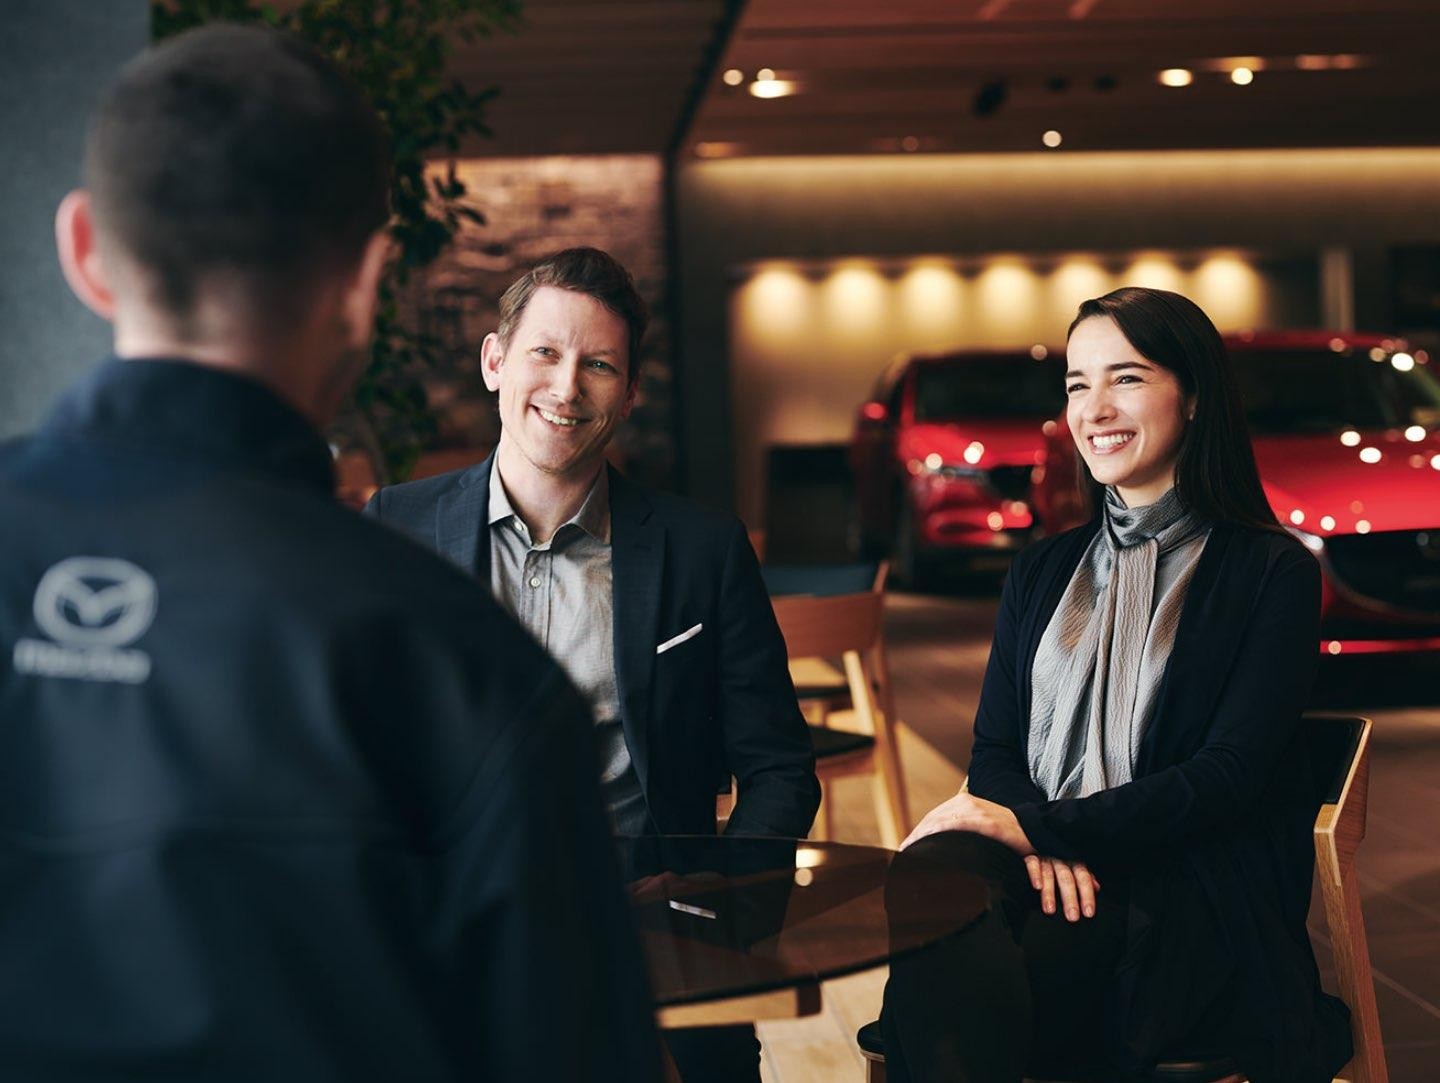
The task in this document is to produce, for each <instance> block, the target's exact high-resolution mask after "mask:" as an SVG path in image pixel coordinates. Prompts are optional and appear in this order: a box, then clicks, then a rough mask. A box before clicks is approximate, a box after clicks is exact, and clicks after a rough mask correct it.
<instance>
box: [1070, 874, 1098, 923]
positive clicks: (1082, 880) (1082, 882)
mask: <svg viewBox="0 0 1440 1083" xmlns="http://www.w3.org/2000/svg"><path fill="white" fill-rule="evenodd" d="M1073 871H1074V873H1075V890H1076V893H1077V894H1078V895H1079V896H1080V912H1081V913H1082V914H1084V915H1085V916H1086V917H1087V918H1093V917H1094V916H1095V891H1096V889H1098V888H1099V887H1100V885H1099V884H1098V883H1096V882H1095V877H1093V876H1091V875H1090V870H1089V869H1087V868H1086V867H1085V866H1084V865H1075V866H1074V867H1073Z"/></svg>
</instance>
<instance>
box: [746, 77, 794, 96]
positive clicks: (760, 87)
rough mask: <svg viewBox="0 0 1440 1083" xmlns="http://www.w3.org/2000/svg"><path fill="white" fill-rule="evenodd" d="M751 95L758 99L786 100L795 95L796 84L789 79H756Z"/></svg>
mask: <svg viewBox="0 0 1440 1083" xmlns="http://www.w3.org/2000/svg"><path fill="white" fill-rule="evenodd" d="M750 93H751V94H753V95H754V96H755V97H757V98H784V97H786V96H788V95H790V94H794V93H795V84H794V83H792V82H791V81H790V80H789V79H756V80H755V81H754V82H753V83H751V84H750Z"/></svg>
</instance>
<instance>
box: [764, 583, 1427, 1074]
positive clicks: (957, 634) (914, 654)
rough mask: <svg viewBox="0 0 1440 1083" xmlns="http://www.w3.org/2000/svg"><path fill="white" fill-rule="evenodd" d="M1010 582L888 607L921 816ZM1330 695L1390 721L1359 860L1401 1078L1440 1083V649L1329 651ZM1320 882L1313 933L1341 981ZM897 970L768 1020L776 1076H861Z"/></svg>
mask: <svg viewBox="0 0 1440 1083" xmlns="http://www.w3.org/2000/svg"><path fill="white" fill-rule="evenodd" d="M997 585H998V582H997V580H995V579H993V578H980V579H975V580H972V581H964V582H957V583H955V584H953V585H952V589H951V590H950V591H949V592H948V593H947V594H945V595H944V596H933V597H932V596H919V595H905V594H894V595H892V596H891V599H890V603H889V606H888V610H887V614H888V615H887V621H886V628H887V640H888V643H889V646H890V667H891V671H892V676H893V679H894V681H895V691H896V701H897V703H896V710H897V713H898V714H899V715H900V717H901V718H902V719H903V720H904V722H905V723H906V724H907V726H908V728H909V730H911V731H912V732H909V733H902V757H903V759H904V763H905V769H906V775H907V779H908V780H909V782H910V785H911V804H912V806H913V808H914V811H915V813H916V814H917V815H918V814H920V813H922V812H923V811H924V810H925V809H927V808H929V807H930V806H931V805H933V804H935V803H937V802H938V801H940V800H943V799H944V798H946V797H948V796H950V794H952V793H954V792H955V789H956V788H957V787H958V785H959V783H960V779H961V778H962V774H961V771H960V769H959V768H958V767H957V766H956V765H957V764H960V765H963V764H965V763H966V762H968V760H969V757H970V732H969V731H970V724H971V721H972V720H973V718H974V714H975V706H976V703H977V702H978V700H979V694H980V679H981V676H982V674H983V672H984V668H985V660H986V657H987V655H988V653H989V637H990V632H991V629H992V628H993V626H994V620H995V610H996V593H997ZM1316 705H1317V706H1320V707H1327V708H1337V709H1338V708H1342V707H1343V708H1345V709H1347V710H1350V709H1353V710H1355V711H1356V712H1357V713H1361V714H1365V715H1368V716H1369V717H1371V718H1373V719H1374V720H1375V723H1376V727H1375V735H1374V738H1373V742H1372V755H1373V761H1372V774H1371V790H1370V823H1369V836H1368V838H1367V839H1366V841H1365V844H1364V845H1363V846H1362V847H1361V850H1360V856H1359V858H1358V865H1359V869H1360V882H1361V887H1362V891H1363V896H1364V908H1365V920H1366V925H1367V927H1368V929H1369V934H1370V950H1371V954H1372V957H1373V961H1374V966H1375V979H1376V986H1377V997H1378V1000H1379V1003H1380V1020H1381V1024H1382V1027H1383V1029H1384V1033H1385V1047H1386V1053H1387V1057H1388V1060H1389V1064H1390V1078H1391V1080H1392V1081H1393V1083H1440V659H1418V660H1417V659H1406V660H1400V661H1395V660H1380V661H1375V660H1366V659H1345V658H1341V659H1334V660H1331V659H1326V664H1325V669H1324V670H1323V671H1322V675H1321V688H1320V689H1319V690H1318V691H1317V699H1316ZM865 785H866V784H865V783H864V782H863V781H862V780H854V779H845V780H841V781H840V782H839V783H837V789H836V790H834V791H832V795H833V798H832V799H834V800H835V801H836V814H837V819H838V824H837V831H836V838H837V839H838V840H840V841H851V842H869V843H875V842H877V841H878V837H879V836H878V830H877V828H876V825H875V822H874V818H873V814H872V813H871V810H870V803H869V797H868V794H867V792H866V789H865ZM1324 928H1325V925H1324V918H1323V916H1322V914H1321V912H1320V910H1319V891H1318V890H1317V891H1316V892H1315V907H1314V908H1312V911H1311V934H1312V936H1313V937H1314V940H1315V943H1316V955H1317V957H1318V958H1319V960H1320V966H1321V970H1322V974H1323V976H1324V977H1325V980H1326V982H1327V986H1328V987H1330V988H1332V989H1333V982H1332V981H1331V975H1330V973H1329V963H1330V957H1329V950H1328V946H1327V944H1326V942H1325V940H1324V935H1323V934H1324ZM884 984H885V973H884V971H883V970H882V971H872V972H869V973H866V974H859V975H855V976H853V977H850V978H846V979H844V980H842V981H838V982H831V983H829V984H827V985H826V987H825V1006H824V1010H823V1011H822V1013H821V1014H820V1015H818V1016H814V1017H812V1018H809V1019H799V1020H788V1021H783V1022H775V1023H766V1024H763V1025H762V1026H761V1027H760V1037H761V1042H762V1045H763V1047H764V1051H765V1052H764V1059H763V1064H762V1075H763V1077H764V1079H765V1081H766V1083H822V1081H823V1083H846V1081H853V1083H860V1081H861V1080H863V1078H864V1070H863V1065H862V1062H861V1060H860V1055H859V1053H858V1051H857V1050H856V1047H855V1041H854V1035H855V1031H856V1030H857V1029H858V1028H859V1027H860V1026H861V1025H863V1024H864V1023H867V1022H869V1021H870V1020H871V1019H874V1018H875V1016H876V1013H877V1012H878V1010H879V1006H880V994H881V990H882V989H883V988H884Z"/></svg>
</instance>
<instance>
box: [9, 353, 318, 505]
mask: <svg viewBox="0 0 1440 1083" xmlns="http://www.w3.org/2000/svg"><path fill="white" fill-rule="evenodd" d="M37 436H39V437H40V438H41V439H44V438H47V437H49V438H54V439H75V438H79V439H82V440H86V441H93V442H95V443H99V444H103V445H107V446H109V447H113V448H116V449H119V450H134V451H139V452H145V453H157V454H161V455H165V456H167V457H173V456H177V455H178V456H182V457H183V458H184V459H185V460H187V461H189V462H193V463H205V464H209V465H211V466H217V467H220V468H222V469H231V470H241V471H247V472H253V473H257V474H263V475H267V476H269V477H271V478H273V479H275V480H279V481H284V482H292V483H296V484H299V485H303V486H305V487H308V488H313V489H316V490H317V491H320V492H323V493H324V494H326V495H331V494H333V493H334V489H335V474H334V467H333V465H332V462H331V456H330V448H329V446H328V445H327V444H326V443H325V439H324V437H322V436H321V435H320V433H319V432H318V431H317V430H316V429H315V427H314V426H313V425H312V424H311V423H310V421H309V420H308V419H306V418H305V417H304V416H303V415H302V414H300V412H299V411H297V410H296V409H295V408H294V407H292V406H291V405H290V404H289V403H287V402H285V400H283V399H282V398H281V397H280V396H279V395H277V394H276V393H275V392H274V391H272V390H270V388H268V387H266V386H265V385H264V384H262V383H260V382H259V381H258V380H255V379H252V378H250V377H248V376H243V375H238V374H236V373H234V372H232V371H228V370H222V369H219V368H216V367H214V366H211V365H203V364H199V363H197V362H193V361H186V360H181V359H170V358H136V359H121V358H111V359H109V360H107V361H106V362H105V363H104V364H102V365H100V366H99V367H98V368H97V369H95V371H94V372H92V373H91V374H90V376H89V377H87V378H86V379H84V380H82V381H80V382H79V383H78V384H76V385H75V386H73V387H72V388H71V389H70V390H69V391H67V392H66V393H65V394H64V395H62V396H61V398H60V400H59V401H58V402H57V403H56V405H55V407H54V408H53V409H52V410H51V412H50V414H49V416H48V417H47V418H46V420H45V422H44V423H43V424H42V426H41V428H40V430H39V432H38V433H37Z"/></svg>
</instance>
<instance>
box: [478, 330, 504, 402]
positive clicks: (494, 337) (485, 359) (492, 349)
mask: <svg viewBox="0 0 1440 1083" xmlns="http://www.w3.org/2000/svg"><path fill="white" fill-rule="evenodd" d="M504 363H505V343H504V342H502V341H501V340H500V336H499V335H498V334H496V333H495V332H494V331H491V332H490V333H489V334H488V335H486V336H485V341H484V342H482V343H481V344H480V375H481V377H482V378H483V379H484V380H485V388H486V390H488V391H499V390H500V366H501V365H503V364H504Z"/></svg>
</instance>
